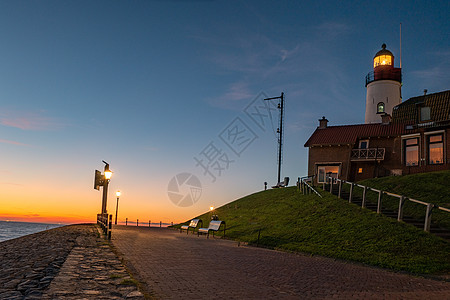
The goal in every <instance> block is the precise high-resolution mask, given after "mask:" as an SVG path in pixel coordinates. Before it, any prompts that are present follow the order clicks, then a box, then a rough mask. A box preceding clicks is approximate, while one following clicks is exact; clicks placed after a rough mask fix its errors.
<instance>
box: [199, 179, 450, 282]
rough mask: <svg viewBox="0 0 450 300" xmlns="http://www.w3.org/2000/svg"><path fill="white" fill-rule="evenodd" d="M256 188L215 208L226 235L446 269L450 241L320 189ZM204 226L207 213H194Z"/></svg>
mask: <svg viewBox="0 0 450 300" xmlns="http://www.w3.org/2000/svg"><path fill="white" fill-rule="evenodd" d="M322 193H323V194H324V198H319V197H318V196H315V195H302V194H300V193H299V192H298V191H297V190H296V188H295V187H290V188H286V189H274V190H267V191H262V192H258V193H255V194H252V195H249V196H246V197H244V198H241V199H239V200H236V201H234V202H231V203H229V204H227V205H224V206H222V207H220V208H217V209H216V210H215V212H214V213H215V214H217V215H218V216H219V219H220V220H224V221H226V224H227V230H226V236H227V237H228V238H231V239H235V240H238V241H244V242H249V243H253V244H256V243H258V234H260V238H259V244H260V245H263V246H266V247H271V248H277V249H283V250H288V251H295V252H303V253H310V254H317V255H322V256H328V257H332V258H337V259H343V260H350V261H357V262H362V263H366V264H370V265H374V266H380V267H383V268H388V269H393V270H401V271H407V272H412V273H418V274H437V273H444V274H449V273H450V255H449V253H450V243H449V242H447V241H445V240H443V239H440V238H437V237H435V236H432V235H430V234H428V233H425V232H423V231H421V230H420V229H417V228H415V227H413V226H411V225H407V224H404V223H398V222H397V221H396V220H393V219H390V218H387V217H385V216H381V215H377V214H376V213H373V212H371V211H369V210H367V209H362V208H360V207H358V206H356V205H353V204H348V203H346V202H345V201H343V200H341V199H337V198H336V197H335V196H333V195H331V194H329V193H324V192H322ZM198 217H199V218H201V219H202V220H203V221H204V223H203V227H207V226H208V223H209V220H210V218H211V213H205V214H203V215H200V216H198Z"/></svg>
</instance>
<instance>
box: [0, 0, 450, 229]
mask: <svg viewBox="0 0 450 300" xmlns="http://www.w3.org/2000/svg"><path fill="white" fill-rule="evenodd" d="M449 6H450V5H449V2H448V1H385V2H374V1H240V2H238V1H0V70H1V72H0V148H1V153H2V155H1V157H0V162H1V163H0V219H17V218H19V217H17V216H21V217H20V218H21V219H22V220H24V219H25V220H29V221H36V220H37V221H39V220H50V219H51V221H58V220H60V221H65V222H72V221H73V222H75V221H78V220H93V219H94V216H95V214H96V213H97V212H98V211H99V210H100V207H101V203H100V199H101V193H100V192H97V191H95V190H94V189H93V188H92V181H93V173H94V170H95V169H99V170H103V164H102V162H101V161H102V160H106V161H108V162H109V163H110V164H111V169H112V170H113V171H114V172H115V173H114V177H113V179H112V181H111V184H110V201H109V204H108V210H109V212H110V213H112V212H113V211H114V209H115V199H114V196H113V193H112V192H114V191H115V190H117V189H120V190H121V191H122V192H123V196H122V197H121V206H120V207H121V213H120V215H119V219H123V218H125V217H129V218H130V219H136V218H139V219H141V220H148V219H151V220H155V221H159V220H162V221H163V222H169V221H175V222H178V221H184V220H186V219H189V218H191V217H193V216H195V215H198V214H200V213H202V212H204V211H206V210H207V209H208V207H209V206H210V205H215V206H216V207H217V206H220V205H222V204H224V203H227V202H230V201H232V200H234V199H236V198H238V197H241V196H243V195H246V194H249V193H252V192H255V191H258V190H261V189H262V187H263V182H264V181H268V182H269V184H274V183H275V182H276V175H277V174H276V172H277V166H276V154H277V151H276V149H277V143H276V137H275V135H274V133H273V131H272V127H271V126H268V127H267V128H266V129H267V130H265V131H263V130H259V129H258V128H256V127H254V124H253V125H251V124H247V125H248V126H250V127H251V128H252V130H254V132H255V134H256V135H257V138H256V139H255V141H254V142H253V143H252V144H251V145H249V147H248V148H247V149H245V151H244V152H243V153H242V154H241V156H239V157H237V156H233V153H231V152H230V151H229V150H227V149H226V148H225V147H224V146H223V145H220V144H219V143H218V142H217V141H220V140H219V138H218V136H219V134H220V133H221V132H222V130H224V129H225V128H226V127H227V126H228V124H230V122H232V121H233V120H234V119H235V118H236V117H240V118H241V119H242V120H244V121H246V119H245V114H244V113H243V110H244V108H245V107H246V106H247V105H248V104H249V103H251V101H252V100H253V99H255V97H257V96H258V95H259V94H260V93H261V92H264V93H266V94H267V95H268V96H270V97H273V96H278V95H280V93H281V92H282V91H283V92H285V95H286V115H285V117H286V119H285V120H286V122H285V129H286V131H285V151H284V165H283V174H282V175H283V176H289V177H290V178H291V182H295V179H296V178H297V177H298V176H302V175H305V174H306V172H307V168H306V167H307V149H305V148H304V147H303V144H304V143H305V141H306V140H307V139H308V137H309V136H310V135H311V133H312V132H313V131H314V129H315V128H316V126H317V125H318V121H317V120H318V119H319V118H320V117H322V116H326V117H327V118H328V120H329V121H330V125H338V124H354V123H363V122H364V110H365V107H364V105H365V94H366V90H365V87H364V79H365V75H366V74H367V73H368V72H369V71H371V70H372V58H373V56H374V54H375V53H376V52H377V51H378V50H379V49H381V44H382V43H386V44H387V48H388V49H389V50H391V51H392V52H393V53H394V55H395V57H396V61H395V65H396V66H399V42H400V41H399V24H400V23H402V24H403V25H402V52H403V53H402V64H403V65H402V67H403V78H404V80H403V89H402V93H403V99H404V100H406V99H408V98H410V97H414V96H417V95H420V94H422V93H423V89H428V91H429V92H430V93H432V92H439V91H443V90H447V89H449V87H450V76H449V75H448V74H449V70H450V45H449V33H450V24H449V18H448V16H449V11H450V7H449ZM247 121H248V120H247ZM247 121H246V122H247ZM275 122H276V120H275ZM252 126H253V127H252ZM276 127H277V125H276V124H274V128H276ZM210 142H217V144H218V145H219V146H223V147H222V148H223V149H222V150H223V151H224V152H226V151H228V152H227V153H228V154H229V156H230V159H232V160H234V162H233V163H232V164H230V166H229V169H227V170H224V171H223V173H222V174H221V176H220V177H218V178H217V180H216V181H215V182H212V180H211V179H210V178H209V177H208V176H204V175H203V172H202V169H201V168H199V167H196V162H195V161H194V157H196V156H198V155H199V153H200V152H201V151H202V150H203V149H204V148H205V147H206V146H207V145H208V144H209V143H210ZM181 172H189V173H192V174H194V175H196V176H197V177H198V178H199V179H200V181H201V183H202V196H201V198H200V200H199V201H198V202H196V203H195V204H194V205H192V206H190V207H179V206H176V205H174V204H173V203H172V202H171V201H170V200H169V198H168V196H167V188H168V183H169V181H170V179H171V178H172V177H173V176H175V175H176V174H178V173H181Z"/></svg>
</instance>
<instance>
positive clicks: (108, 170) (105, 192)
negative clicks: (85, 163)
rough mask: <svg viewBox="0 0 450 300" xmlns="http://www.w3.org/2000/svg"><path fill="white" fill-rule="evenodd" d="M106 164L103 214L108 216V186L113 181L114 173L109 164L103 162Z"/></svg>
mask: <svg viewBox="0 0 450 300" xmlns="http://www.w3.org/2000/svg"><path fill="white" fill-rule="evenodd" d="M103 163H104V164H105V170H104V172H103V174H104V177H105V179H104V180H103V197H102V214H106V213H107V211H106V204H107V201H108V184H109V181H110V180H111V175H112V172H111V170H110V169H109V164H108V163H107V162H105V161H104V160H103Z"/></svg>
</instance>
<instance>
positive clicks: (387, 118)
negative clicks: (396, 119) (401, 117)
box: [381, 113, 392, 125]
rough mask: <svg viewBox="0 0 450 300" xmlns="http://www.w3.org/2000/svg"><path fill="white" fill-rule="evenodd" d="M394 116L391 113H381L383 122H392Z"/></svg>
mask: <svg viewBox="0 0 450 300" xmlns="http://www.w3.org/2000/svg"><path fill="white" fill-rule="evenodd" d="M391 120H392V117H391V115H390V114H387V113H384V114H383V115H381V124H383V125H389V124H390V123H391Z"/></svg>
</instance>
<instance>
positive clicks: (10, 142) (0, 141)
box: [0, 139, 31, 147]
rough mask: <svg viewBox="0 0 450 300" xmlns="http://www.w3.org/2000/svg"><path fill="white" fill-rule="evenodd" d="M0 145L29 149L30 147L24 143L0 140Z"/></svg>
mask: <svg viewBox="0 0 450 300" xmlns="http://www.w3.org/2000/svg"><path fill="white" fill-rule="evenodd" d="M0 143H3V144H10V145H16V146H25V147H31V145H28V144H24V143H20V142H16V141H10V140H4V139H0Z"/></svg>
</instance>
